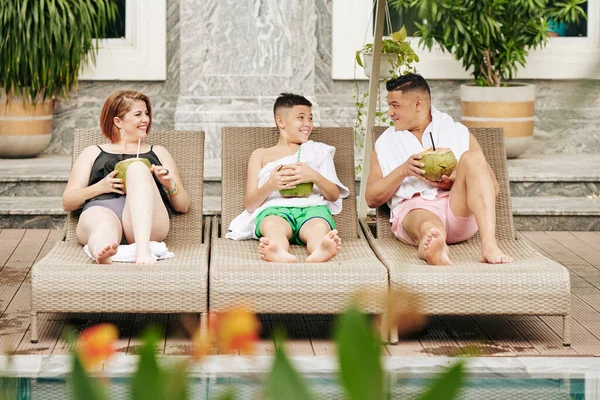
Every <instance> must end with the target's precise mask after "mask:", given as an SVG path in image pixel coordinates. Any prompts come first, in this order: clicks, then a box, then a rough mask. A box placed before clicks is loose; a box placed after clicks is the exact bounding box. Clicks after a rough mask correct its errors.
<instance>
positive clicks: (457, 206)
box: [449, 151, 513, 264]
mask: <svg viewBox="0 0 600 400" xmlns="http://www.w3.org/2000/svg"><path fill="white" fill-rule="evenodd" d="M456 168H457V169H456V180H455V181H454V185H452V189H451V190H450V200H449V201H450V208H451V209H452V212H453V213H454V214H455V215H456V216H459V217H469V216H471V215H475V220H476V221H477V226H478V227H479V233H480V235H481V242H482V243H481V262H488V263H491V264H500V263H509V262H512V261H513V258H512V257H509V256H507V255H506V254H504V253H503V252H502V251H501V250H500V249H499V248H498V244H497V242H496V232H495V231H496V197H498V184H497V183H496V179H495V178H494V174H493V172H492V169H491V168H490V166H489V165H488V163H487V160H486V159H485V156H484V155H483V153H482V152H480V151H467V152H465V153H463V155H462V156H461V157H460V161H459V163H458V165H457V167H456Z"/></svg>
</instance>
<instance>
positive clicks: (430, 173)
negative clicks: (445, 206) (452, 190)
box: [419, 147, 456, 181]
mask: <svg viewBox="0 0 600 400" xmlns="http://www.w3.org/2000/svg"><path fill="white" fill-rule="evenodd" d="M419 154H420V155H421V157H422V158H421V160H420V161H421V162H422V163H423V164H425V166H424V167H423V168H422V169H424V170H425V175H424V176H425V178H427V179H429V180H430V181H441V180H442V175H446V176H450V174H451V173H452V171H453V170H454V167H456V157H455V156H454V153H453V152H452V150H450V149H447V148H444V147H438V148H436V149H435V150H434V149H432V148H428V149H427V150H424V151H422V152H420V153H419Z"/></svg>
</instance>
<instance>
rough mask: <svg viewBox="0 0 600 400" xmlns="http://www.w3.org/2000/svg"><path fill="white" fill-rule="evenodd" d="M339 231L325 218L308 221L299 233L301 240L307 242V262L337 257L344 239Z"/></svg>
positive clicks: (323, 260)
mask: <svg viewBox="0 0 600 400" xmlns="http://www.w3.org/2000/svg"><path fill="white" fill-rule="evenodd" d="M337 233H338V232H337V230H335V229H333V230H332V229H331V226H330V225H329V222H327V221H326V220H325V219H323V218H319V217H315V218H311V219H309V220H308V221H306V222H305V223H304V224H303V225H302V228H300V233H299V236H300V240H302V241H303V242H304V243H306V252H307V253H308V257H307V258H306V262H325V261H328V260H330V259H332V258H333V257H335V256H336V255H337V253H339V251H340V249H341V247H342V239H340V237H339V236H338V234H337Z"/></svg>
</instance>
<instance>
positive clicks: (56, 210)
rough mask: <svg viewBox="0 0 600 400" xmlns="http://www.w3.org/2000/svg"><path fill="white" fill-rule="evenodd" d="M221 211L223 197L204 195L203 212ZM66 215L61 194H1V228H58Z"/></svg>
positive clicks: (216, 213) (213, 213) (209, 213)
mask: <svg viewBox="0 0 600 400" xmlns="http://www.w3.org/2000/svg"><path fill="white" fill-rule="evenodd" d="M220 212H221V197H219V196H204V202H203V214H204V215H218V214H220ZM66 216H67V212H66V211H64V210H63V208H62V198H61V197H60V196H55V197H25V196H19V197H17V196H0V229H16V228H19V229H53V228H55V229H58V228H62V227H63V226H64V223H65V219H66Z"/></svg>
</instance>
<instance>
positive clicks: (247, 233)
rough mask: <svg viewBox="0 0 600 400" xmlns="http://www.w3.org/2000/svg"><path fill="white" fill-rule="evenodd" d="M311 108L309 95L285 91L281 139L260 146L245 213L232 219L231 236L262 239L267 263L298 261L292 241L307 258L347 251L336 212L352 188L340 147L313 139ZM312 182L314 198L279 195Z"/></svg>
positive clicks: (278, 118) (278, 111)
mask: <svg viewBox="0 0 600 400" xmlns="http://www.w3.org/2000/svg"><path fill="white" fill-rule="evenodd" d="M311 107H312V104H311V102H310V101H308V100H307V99H306V98H305V97H303V96H300V95H296V94H292V93H282V94H281V96H279V97H278V98H277V100H276V101H275V105H274V107H273V113H274V115H275V123H276V124H277V127H278V128H279V140H278V142H277V144H276V145H275V146H273V147H269V148H266V149H256V150H255V151H254V152H253V153H252V155H251V156H250V160H249V161H248V183H247V188H246V200H245V201H244V208H245V211H244V212H243V213H242V214H240V215H239V216H238V217H236V218H235V219H234V220H233V221H232V222H231V224H230V225H229V230H230V232H228V233H227V235H226V237H228V238H230V239H235V240H240V239H249V238H252V237H254V238H260V244H259V246H258V253H259V255H260V257H261V258H262V259H263V260H265V261H275V262H289V263H293V262H297V261H298V259H297V258H296V256H294V255H293V254H291V253H290V252H289V248H290V242H291V243H295V244H299V245H306V251H307V254H308V257H307V258H306V261H307V262H324V261H328V260H330V259H331V258H333V257H335V256H336V254H337V253H338V252H339V251H340V249H341V239H340V237H339V236H338V234H337V230H335V222H334V220H333V216H332V214H338V213H339V212H340V211H341V209H342V199H343V198H345V197H348V195H349V193H350V192H349V190H348V188H347V187H346V186H344V185H342V183H341V182H340V181H339V179H338V177H337V174H336V172H335V166H334V164H333V155H334V153H335V148H334V147H332V146H328V145H326V144H324V143H316V142H314V141H312V140H308V137H309V136H310V133H311V131H312V129H313V121H312V110H311ZM306 182H313V184H314V186H313V190H312V192H311V193H310V194H309V195H308V197H292V198H284V197H282V196H281V194H280V193H279V190H281V189H292V188H295V187H296V186H297V185H299V184H301V183H306Z"/></svg>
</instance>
